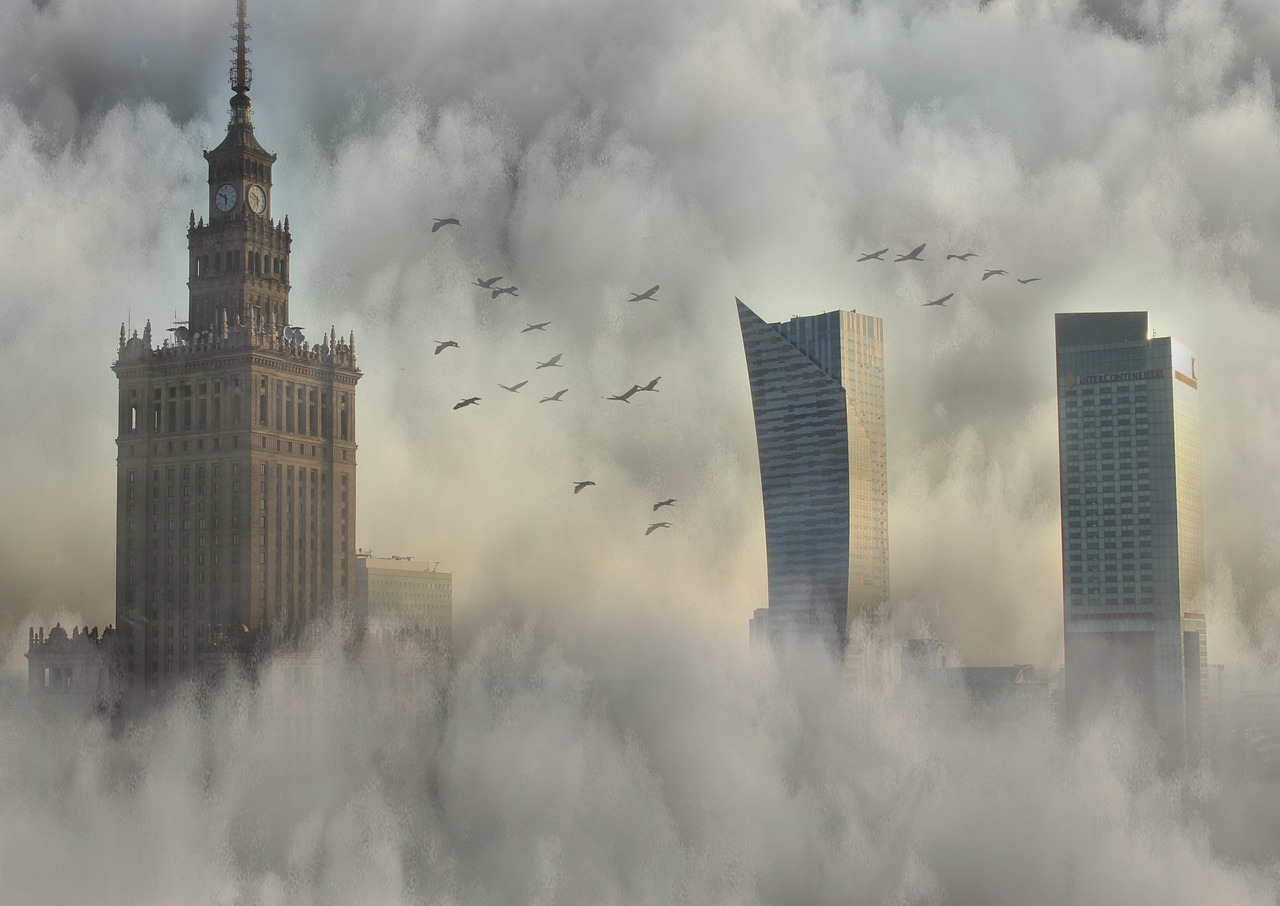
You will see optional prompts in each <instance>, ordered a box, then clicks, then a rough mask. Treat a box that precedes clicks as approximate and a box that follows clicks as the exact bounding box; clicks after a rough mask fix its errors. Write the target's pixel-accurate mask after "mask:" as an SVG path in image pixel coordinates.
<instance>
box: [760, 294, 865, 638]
mask: <svg viewBox="0 0 1280 906" xmlns="http://www.w3.org/2000/svg"><path fill="white" fill-rule="evenodd" d="M738 319H739V322H740V325H741V328H742V344H743V347H744V349H745V351H746V358H747V373H748V375H749V377H750V382H751V403H752V407H753V408H754V410H755V422H756V445H757V447H758V449H759V452H760V484H761V489H762V491H763V495H764V525H765V544H766V547H767V550H768V566H769V606H768V608H767V609H762V610H759V611H757V612H756V614H755V617H754V619H753V620H752V624H751V635H752V639H753V641H756V640H761V639H764V638H767V639H769V640H780V639H791V638H798V637H808V638H814V639H819V640H821V641H822V642H824V643H825V644H827V645H828V646H829V647H830V648H831V649H832V650H834V651H836V652H841V651H843V649H844V644H845V642H846V640H847V639H848V633H849V625H850V623H851V622H853V621H856V620H864V621H870V622H876V621H878V620H880V619H882V618H883V617H884V616H886V615H887V609H888V600H889V560H888V509H889V506H888V480H887V477H886V470H885V421H884V342H883V328H882V324H881V321H880V319H879V318H874V317H871V316H869V315H861V314H858V313H856V312H852V311H831V312H826V313H824V314H820V315H812V316H809V317H796V318H792V319H791V320H790V321H787V322H784V323H780V324H769V323H766V322H765V321H763V320H762V319H761V318H760V317H759V316H758V315H757V314H756V313H755V312H753V311H752V310H751V309H750V308H748V307H747V306H746V305H744V304H742V301H741V300H738Z"/></svg>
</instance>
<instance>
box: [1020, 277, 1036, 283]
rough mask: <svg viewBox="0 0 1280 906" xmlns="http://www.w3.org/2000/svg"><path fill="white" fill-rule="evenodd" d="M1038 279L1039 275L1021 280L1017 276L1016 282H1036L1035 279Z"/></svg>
mask: <svg viewBox="0 0 1280 906" xmlns="http://www.w3.org/2000/svg"><path fill="white" fill-rule="evenodd" d="M1039 279H1040V278H1039V277H1028V278H1027V279H1025V280H1023V279H1022V278H1021V277H1019V278H1018V282H1019V283H1024V284H1025V283H1035V282H1036V281H1037V280H1039Z"/></svg>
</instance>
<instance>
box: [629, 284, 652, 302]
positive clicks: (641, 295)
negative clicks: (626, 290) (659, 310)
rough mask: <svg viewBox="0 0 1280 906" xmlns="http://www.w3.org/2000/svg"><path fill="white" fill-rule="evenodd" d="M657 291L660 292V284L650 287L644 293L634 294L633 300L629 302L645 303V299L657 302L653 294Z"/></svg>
mask: <svg viewBox="0 0 1280 906" xmlns="http://www.w3.org/2000/svg"><path fill="white" fill-rule="evenodd" d="M657 291H658V284H656V283H655V284H654V285H653V286H651V287H649V288H648V289H646V290H645V291H644V292H642V293H632V294H631V298H630V299H628V300H627V301H628V302H643V301H644V300H645V299H649V300H651V301H657V300H656V299H654V298H653V294H654V293H656V292H657Z"/></svg>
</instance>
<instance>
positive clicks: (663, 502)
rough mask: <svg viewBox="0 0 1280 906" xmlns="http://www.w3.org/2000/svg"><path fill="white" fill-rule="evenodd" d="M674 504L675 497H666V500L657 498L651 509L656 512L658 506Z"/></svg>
mask: <svg viewBox="0 0 1280 906" xmlns="http://www.w3.org/2000/svg"><path fill="white" fill-rule="evenodd" d="M675 504H676V499H675V498H674V497H668V498H667V499H666V500H659V501H658V502H657V503H655V504H654V505H653V511H654V512H655V513H656V512H658V507H663V506H675Z"/></svg>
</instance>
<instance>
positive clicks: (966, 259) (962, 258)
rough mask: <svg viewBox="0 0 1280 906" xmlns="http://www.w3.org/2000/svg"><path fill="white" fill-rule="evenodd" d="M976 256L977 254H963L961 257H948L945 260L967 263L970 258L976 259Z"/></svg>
mask: <svg viewBox="0 0 1280 906" xmlns="http://www.w3.org/2000/svg"><path fill="white" fill-rule="evenodd" d="M977 254H978V253H977V252H965V253H964V254H963V255H948V256H947V260H948V261H951V260H952V259H955V260H956V261H968V260H969V259H970V258H974V257H976V256H977Z"/></svg>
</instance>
